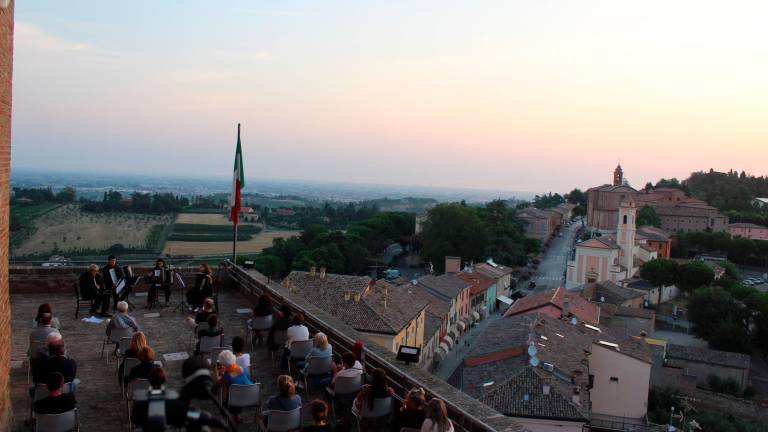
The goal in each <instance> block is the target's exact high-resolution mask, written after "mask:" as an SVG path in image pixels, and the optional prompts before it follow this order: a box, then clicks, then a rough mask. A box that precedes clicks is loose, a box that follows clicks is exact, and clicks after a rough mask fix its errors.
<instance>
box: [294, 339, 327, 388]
mask: <svg viewBox="0 0 768 432" xmlns="http://www.w3.org/2000/svg"><path fill="white" fill-rule="evenodd" d="M332 356H333V348H332V347H331V344H329V343H328V337H327V336H326V335H325V333H321V332H318V333H316V334H315V337H313V338H312V349H311V350H309V353H308V354H307V356H306V357H305V358H304V362H297V365H296V366H297V367H298V368H304V369H305V370H306V367H307V366H308V365H309V359H311V358H330V357H332ZM302 363H303V364H302ZM331 363H332V362H331ZM332 376H333V375H332V371H331V369H329V370H328V378H331V377H332Z"/></svg>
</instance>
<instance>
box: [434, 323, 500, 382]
mask: <svg viewBox="0 0 768 432" xmlns="http://www.w3.org/2000/svg"><path fill="white" fill-rule="evenodd" d="M500 317H501V314H500V313H499V312H498V311H497V312H496V313H494V314H493V315H491V316H489V317H488V318H486V319H484V320H482V321H480V322H479V323H477V324H475V326H474V327H472V328H471V329H469V331H467V332H465V333H464V334H463V335H461V336H460V337H459V345H458V346H457V347H456V348H454V349H453V350H451V352H449V353H448V356H447V357H446V359H445V360H443V361H442V362H440V367H439V368H437V369H435V370H433V371H432V374H433V375H435V376H437V377H439V378H441V379H444V380H448V378H449V377H450V376H451V374H452V373H453V371H455V370H456V368H457V367H459V365H460V364H461V362H462V361H463V360H464V357H466V356H467V354H469V352H470V351H471V350H472V347H473V346H474V343H475V342H476V341H477V339H478V336H480V335H481V334H482V333H483V332H484V331H485V328H486V327H488V325H489V324H490V323H492V322H494V321H496V320H497V319H499V318H500ZM466 341H469V345H467V343H466Z"/></svg>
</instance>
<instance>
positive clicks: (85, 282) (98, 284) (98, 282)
mask: <svg viewBox="0 0 768 432" xmlns="http://www.w3.org/2000/svg"><path fill="white" fill-rule="evenodd" d="M78 283H79V285H80V296H81V297H82V298H83V299H85V300H93V304H92V305H91V310H90V311H89V313H90V314H91V315H96V311H97V309H98V308H99V306H101V312H100V313H99V316H101V317H105V318H106V317H110V316H111V315H110V314H109V313H107V311H109V297H110V295H109V291H106V290H105V287H104V280H103V279H102V277H101V274H100V273H99V266H97V265H96V264H91V265H89V266H88V270H86V271H84V272H83V274H81V275H80V280H79V282H78Z"/></svg>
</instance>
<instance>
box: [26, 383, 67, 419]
mask: <svg viewBox="0 0 768 432" xmlns="http://www.w3.org/2000/svg"><path fill="white" fill-rule="evenodd" d="M72 389H73V388H72V383H71V382H68V383H64V384H63V385H62V386H61V392H62V393H72ZM47 397H48V386H46V385H45V383H36V384H35V388H34V390H33V391H32V402H30V404H29V418H36V417H37V416H36V415H35V411H34V407H35V402H37V401H39V400H41V399H45V398H47Z"/></svg>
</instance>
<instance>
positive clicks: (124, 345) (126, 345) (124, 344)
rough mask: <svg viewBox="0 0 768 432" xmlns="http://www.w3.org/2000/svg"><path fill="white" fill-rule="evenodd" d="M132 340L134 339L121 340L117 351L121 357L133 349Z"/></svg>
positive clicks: (124, 338)
mask: <svg viewBox="0 0 768 432" xmlns="http://www.w3.org/2000/svg"><path fill="white" fill-rule="evenodd" d="M131 339H132V338H130V337H123V338H120V342H118V344H117V349H118V351H119V352H120V355H121V356H125V352H126V351H128V349H130V348H131Z"/></svg>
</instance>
